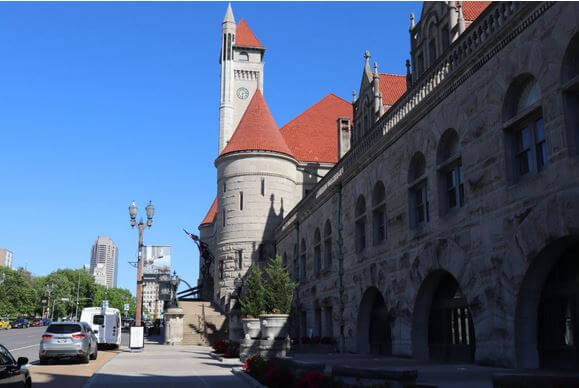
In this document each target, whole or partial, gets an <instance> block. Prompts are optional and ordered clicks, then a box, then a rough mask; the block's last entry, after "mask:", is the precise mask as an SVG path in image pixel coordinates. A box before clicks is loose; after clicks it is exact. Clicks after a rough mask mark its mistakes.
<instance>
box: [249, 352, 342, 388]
mask: <svg viewBox="0 0 579 388" xmlns="http://www.w3.org/2000/svg"><path fill="white" fill-rule="evenodd" d="M243 369H244V370H245V372H246V373H248V374H249V375H250V376H251V377H253V378H254V379H256V380H257V381H259V382H260V383H261V384H263V385H266V386H268V387H276V388H277V387H279V388H334V387H336V388H337V387H340V388H346V387H348V385H345V384H343V383H342V382H340V381H337V380H335V379H334V378H333V377H330V376H326V375H324V374H323V373H321V372H319V371H313V372H309V373H306V374H304V375H299V376H298V375H296V374H295V373H294V372H293V371H292V370H291V369H290V368H289V367H288V366H287V365H286V364H285V363H283V362H281V361H279V360H275V359H274V360H266V359H264V358H263V357H261V356H259V355H257V356H253V357H250V358H248V359H247V361H246V362H245V363H244V364H243Z"/></svg>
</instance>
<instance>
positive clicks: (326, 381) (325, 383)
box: [295, 371, 344, 388]
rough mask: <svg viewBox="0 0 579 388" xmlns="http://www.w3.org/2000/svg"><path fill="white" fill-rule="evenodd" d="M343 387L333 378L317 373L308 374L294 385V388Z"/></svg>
mask: <svg viewBox="0 0 579 388" xmlns="http://www.w3.org/2000/svg"><path fill="white" fill-rule="evenodd" d="M343 386H344V385H343V384H342V383H340V382H339V381H336V380H334V378H333V377H330V376H326V375H324V374H322V373H321V372H319V371H314V372H310V373H308V374H307V375H305V376H303V377H302V378H301V379H299V380H298V382H297V383H296V384H295V387H296V388H334V387H336V388H337V387H343Z"/></svg>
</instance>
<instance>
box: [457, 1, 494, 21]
mask: <svg viewBox="0 0 579 388" xmlns="http://www.w3.org/2000/svg"><path fill="white" fill-rule="evenodd" d="M491 3H492V1H463V2H462V14H463V15H464V20H471V21H472V20H476V18H478V17H479V15H480V14H481V13H482V12H483V11H484V10H485V9H486V8H487V7H488V6H489V5H490V4H491Z"/></svg>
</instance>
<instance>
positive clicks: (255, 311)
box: [239, 264, 265, 318]
mask: <svg viewBox="0 0 579 388" xmlns="http://www.w3.org/2000/svg"><path fill="white" fill-rule="evenodd" d="M261 278H262V272H261V269H260V268H259V266H257V265H256V264H254V265H252V266H251V268H250V269H249V271H248V275H247V280H246V281H245V285H244V290H243V295H242V296H241V299H240V300H239V303H240V304H241V314H243V316H245V317H247V318H257V317H258V315H259V314H261V313H262V312H263V311H264V309H265V299H264V297H265V294H264V288H263V283H262V280H261Z"/></svg>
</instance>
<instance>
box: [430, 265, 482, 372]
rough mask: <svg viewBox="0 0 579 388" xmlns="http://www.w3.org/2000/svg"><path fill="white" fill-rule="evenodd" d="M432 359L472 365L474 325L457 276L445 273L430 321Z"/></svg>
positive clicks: (434, 300)
mask: <svg viewBox="0 0 579 388" xmlns="http://www.w3.org/2000/svg"><path fill="white" fill-rule="evenodd" d="M428 347H429V350H430V358H431V359H432V360H437V361H444V362H446V361H451V362H473V361H474V350H475V341H474V325H473V323H472V318H471V316H470V310H469V308H468V304H467V302H466V298H465V297H464V295H463V294H462V291H461V290H460V287H459V286H458V283H457V281H456V280H455V279H454V277H453V276H452V275H451V274H449V273H448V272H445V273H444V274H443V275H442V278H441V280H440V284H439V285H438V288H437V290H436V293H435V294H434V299H433V300H432V307H431V308H430V317H429V319H428Z"/></svg>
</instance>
